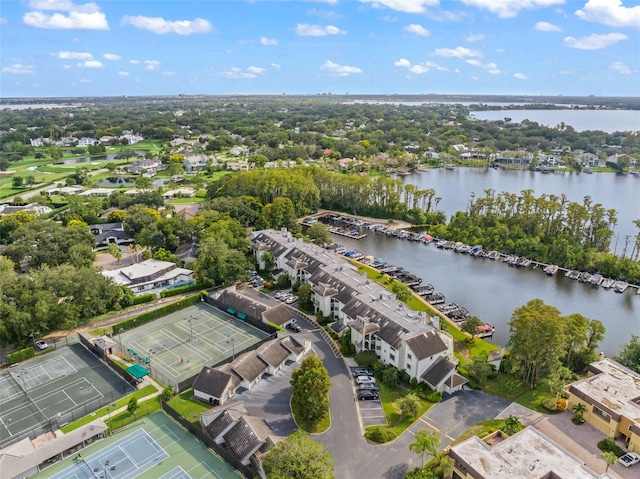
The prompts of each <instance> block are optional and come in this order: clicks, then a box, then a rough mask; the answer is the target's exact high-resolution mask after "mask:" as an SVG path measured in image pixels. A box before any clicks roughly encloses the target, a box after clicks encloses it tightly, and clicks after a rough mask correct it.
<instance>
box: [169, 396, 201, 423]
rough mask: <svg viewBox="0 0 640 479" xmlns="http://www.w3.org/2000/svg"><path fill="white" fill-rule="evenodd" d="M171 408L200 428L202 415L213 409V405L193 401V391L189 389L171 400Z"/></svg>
mask: <svg viewBox="0 0 640 479" xmlns="http://www.w3.org/2000/svg"><path fill="white" fill-rule="evenodd" d="M169 406H171V407H172V408H173V409H175V410H176V411H178V412H179V413H180V415H181V416H182V417H184V418H185V419H186V420H187V421H189V422H190V423H191V424H194V425H195V426H196V427H200V414H202V413H203V412H205V411H208V410H209V409H211V405H209V404H206V403H204V402H202V401H198V400H197V399H193V389H187V390H186V391H185V392H183V393H180V394H178V395H177V396H174V397H172V398H171V399H170V400H169Z"/></svg>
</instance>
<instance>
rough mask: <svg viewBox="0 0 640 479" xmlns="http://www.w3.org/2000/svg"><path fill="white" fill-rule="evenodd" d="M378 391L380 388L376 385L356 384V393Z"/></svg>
mask: <svg viewBox="0 0 640 479" xmlns="http://www.w3.org/2000/svg"><path fill="white" fill-rule="evenodd" d="M364 390H367V391H380V388H379V387H378V385H377V384H376V383H363V384H358V391H364Z"/></svg>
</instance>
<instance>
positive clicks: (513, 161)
mask: <svg viewBox="0 0 640 479" xmlns="http://www.w3.org/2000/svg"><path fill="white" fill-rule="evenodd" d="M494 161H495V162H496V163H500V164H502V165H523V166H528V165H529V164H531V162H532V161H533V153H529V152H528V151H501V152H500V153H498V154H497V155H496V158H495V160H494Z"/></svg>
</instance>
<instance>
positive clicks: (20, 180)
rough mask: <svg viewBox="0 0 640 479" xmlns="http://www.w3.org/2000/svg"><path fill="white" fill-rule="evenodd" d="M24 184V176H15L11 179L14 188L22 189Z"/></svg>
mask: <svg viewBox="0 0 640 479" xmlns="http://www.w3.org/2000/svg"><path fill="white" fill-rule="evenodd" d="M23 184H24V178H23V177H22V176H14V177H13V178H11V185H12V186H13V187H14V188H20V187H21V186H22V185H23Z"/></svg>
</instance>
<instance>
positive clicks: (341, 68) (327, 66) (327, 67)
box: [320, 60, 362, 77]
mask: <svg viewBox="0 0 640 479" xmlns="http://www.w3.org/2000/svg"><path fill="white" fill-rule="evenodd" d="M320 70H323V71H326V72H327V73H328V74H329V76H332V77H346V76H349V75H351V74H353V73H362V69H360V68H358V67H350V66H347V65H338V64H337V63H334V62H332V61H331V60H327V61H326V62H324V65H322V66H321V67H320Z"/></svg>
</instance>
